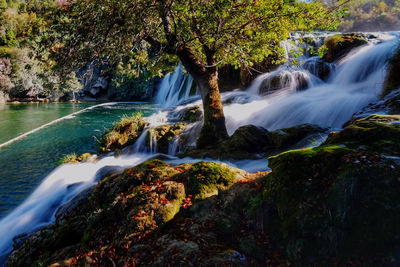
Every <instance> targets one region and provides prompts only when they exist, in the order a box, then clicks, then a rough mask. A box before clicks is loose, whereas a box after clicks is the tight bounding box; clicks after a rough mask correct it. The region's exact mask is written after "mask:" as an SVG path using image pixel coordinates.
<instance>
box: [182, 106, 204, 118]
mask: <svg viewBox="0 0 400 267" xmlns="http://www.w3.org/2000/svg"><path fill="white" fill-rule="evenodd" d="M201 114H202V111H201V109H200V107H199V106H197V105H196V106H193V107H191V108H190V109H189V110H188V111H187V112H186V113H185V115H184V117H183V120H184V121H190V122H196V121H198V120H200V118H201Z"/></svg>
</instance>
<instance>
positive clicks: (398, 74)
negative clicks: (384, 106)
mask: <svg viewBox="0 0 400 267" xmlns="http://www.w3.org/2000/svg"><path fill="white" fill-rule="evenodd" d="M399 88H400V50H398V51H397V53H396V54H395V55H394V57H393V58H392V59H391V60H390V61H389V66H388V74H387V77H386V80H385V84H384V88H383V93H382V97H385V96H386V95H388V94H389V93H391V92H392V91H394V90H397V89H399Z"/></svg>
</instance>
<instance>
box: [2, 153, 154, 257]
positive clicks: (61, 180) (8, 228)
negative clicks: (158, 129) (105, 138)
mask: <svg viewBox="0 0 400 267" xmlns="http://www.w3.org/2000/svg"><path fill="white" fill-rule="evenodd" d="M152 156H153V155H149V154H134V155H131V156H125V157H119V158H114V157H113V156H112V157H106V158H104V159H101V160H100V161H99V162H97V163H81V164H64V165H62V166H60V167H58V168H57V169H55V170H54V171H53V172H52V173H50V174H49V175H48V176H47V177H46V178H45V179H44V180H43V182H42V183H41V184H40V186H39V187H38V188H37V189H36V190H35V191H34V192H33V193H32V194H31V195H30V196H29V197H28V199H26V200H25V201H24V202H23V203H22V204H21V205H20V206H18V208H16V209H15V210H14V211H13V212H11V213H10V214H9V215H8V216H6V217H5V218H3V219H2V220H1V221H0V237H1V239H0V263H3V262H5V256H6V255H7V254H8V253H10V252H11V249H12V239H13V238H14V237H15V236H17V235H20V234H23V233H30V232H32V231H34V230H36V229H38V228H40V227H42V226H44V225H47V224H49V223H51V222H53V221H54V215H55V213H56V211H57V209H58V208H59V207H60V206H62V205H63V204H64V203H67V202H68V201H70V200H71V199H72V198H73V197H74V196H76V195H77V194H78V193H79V192H81V191H83V190H84V189H86V188H88V187H90V186H92V185H94V184H96V183H97V181H98V179H99V178H100V177H98V175H99V173H100V172H99V171H101V169H102V168H104V167H106V166H112V167H113V168H115V169H118V168H128V167H131V166H135V165H137V164H139V163H141V162H144V161H146V160H148V159H150V158H151V157H152Z"/></svg>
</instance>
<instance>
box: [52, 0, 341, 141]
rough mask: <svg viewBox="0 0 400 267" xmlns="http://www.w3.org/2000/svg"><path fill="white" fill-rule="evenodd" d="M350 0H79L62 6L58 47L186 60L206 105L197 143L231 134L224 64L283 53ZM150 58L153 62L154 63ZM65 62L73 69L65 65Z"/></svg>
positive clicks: (331, 20) (82, 53) (69, 55)
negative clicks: (293, 35)
mask: <svg viewBox="0 0 400 267" xmlns="http://www.w3.org/2000/svg"><path fill="white" fill-rule="evenodd" d="M343 2H344V1H335V2H334V5H326V4H324V3H323V2H321V1H311V2H310V1H305V2H304V1H294V0H185V1H183V0H107V1H100V0H76V1H70V2H69V4H68V5H67V6H66V5H64V7H63V9H62V10H63V12H62V14H61V15H60V16H59V17H58V19H57V23H58V26H56V27H55V28H57V27H58V29H59V30H60V31H62V32H63V34H62V36H63V39H62V41H60V43H58V45H57V52H59V53H60V54H61V55H63V57H64V58H66V59H67V61H65V63H74V62H88V60H89V59H90V58H91V57H98V58H102V59H104V60H107V61H109V62H118V61H119V60H121V58H123V57H124V56H125V55H128V54H130V53H132V51H136V52H135V53H136V54H137V55H140V56H139V57H138V60H137V63H138V64H139V63H141V64H143V62H146V63H147V64H148V67H149V68H152V69H153V70H154V69H156V67H157V63H159V62H163V60H165V59H169V60H175V61H180V62H181V64H182V65H183V66H184V67H185V69H186V71H187V72H188V73H189V74H190V75H191V76H192V77H193V78H194V80H195V82H196V85H197V88H198V90H199V92H200V94H201V97H202V101H203V108H204V126H203V128H202V131H201V134H200V137H199V140H198V142H197V145H198V147H205V146H208V145H213V144H215V143H217V142H219V141H220V140H222V139H224V138H226V137H227V136H228V135H227V131H226V127H225V117H224V113H223V108H222V103H221V98H220V93H219V88H218V68H219V66H221V65H222V64H232V65H234V66H241V65H251V64H253V63H255V62H261V61H262V60H264V59H265V58H266V57H268V56H270V55H277V54H278V55H279V54H282V53H283V50H282V47H281V46H280V42H281V41H282V40H284V39H287V38H288V37H289V33H290V32H291V31H294V30H311V29H315V28H319V29H322V28H324V29H330V28H332V27H334V26H336V22H337V19H338V17H340V16H341V13H340V10H339V7H340V6H341V4H343ZM150 58H151V60H149V59H150ZM65 66H67V65H66V64H65Z"/></svg>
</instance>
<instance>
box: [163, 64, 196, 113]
mask: <svg viewBox="0 0 400 267" xmlns="http://www.w3.org/2000/svg"><path fill="white" fill-rule="evenodd" d="M192 88H193V78H192V77H191V76H190V75H188V74H186V73H184V70H183V67H182V66H181V65H179V66H178V67H177V68H176V69H175V72H174V73H172V74H171V73H170V74H167V75H166V76H165V77H164V78H163V79H162V81H161V84H160V86H159V89H158V93H157V95H156V97H155V103H157V104H161V106H163V107H172V106H177V105H179V104H180V103H182V102H184V101H186V100H189V99H191V97H193V96H195V95H196V94H197V92H195V93H192V94H191V91H192Z"/></svg>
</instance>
